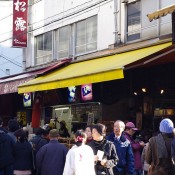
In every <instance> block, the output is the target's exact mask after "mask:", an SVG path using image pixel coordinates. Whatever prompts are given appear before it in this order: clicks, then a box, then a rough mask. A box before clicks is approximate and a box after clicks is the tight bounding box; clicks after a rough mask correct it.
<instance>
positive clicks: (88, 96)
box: [81, 84, 93, 101]
mask: <svg viewBox="0 0 175 175" xmlns="http://www.w3.org/2000/svg"><path fill="white" fill-rule="evenodd" d="M81 99H82V101H89V100H92V99H93V95H92V84H85V85H81Z"/></svg>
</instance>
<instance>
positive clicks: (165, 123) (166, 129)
mask: <svg viewBox="0 0 175 175" xmlns="http://www.w3.org/2000/svg"><path fill="white" fill-rule="evenodd" d="M173 129H174V124H173V122H172V121H171V120H170V119H168V118H165V119H163V120H162V121H161V122H160V126H159V130H160V132H163V133H173Z"/></svg>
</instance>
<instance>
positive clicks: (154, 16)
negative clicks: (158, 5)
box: [147, 5, 175, 21]
mask: <svg viewBox="0 0 175 175" xmlns="http://www.w3.org/2000/svg"><path fill="white" fill-rule="evenodd" d="M174 11H175V5H171V6H168V7H166V8H162V9H160V10H157V11H155V12H153V13H151V14H148V15H147V16H148V18H149V21H152V20H153V19H158V18H160V17H162V16H166V15H167V14H171V13H173V12H174Z"/></svg>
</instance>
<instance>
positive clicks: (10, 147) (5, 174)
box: [0, 130, 15, 175]
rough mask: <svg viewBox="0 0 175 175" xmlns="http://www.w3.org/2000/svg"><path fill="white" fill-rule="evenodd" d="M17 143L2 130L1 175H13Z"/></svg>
mask: <svg viewBox="0 0 175 175" xmlns="http://www.w3.org/2000/svg"><path fill="white" fill-rule="evenodd" d="M14 147H15V141H14V140H13V139H12V138H11V137H10V136H9V135H8V134H7V133H5V132H4V131H2V130H0V175H13V163H14Z"/></svg>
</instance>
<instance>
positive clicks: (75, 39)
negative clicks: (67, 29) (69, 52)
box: [74, 15, 98, 56]
mask: <svg viewBox="0 0 175 175" xmlns="http://www.w3.org/2000/svg"><path fill="white" fill-rule="evenodd" d="M91 18H96V21H95V22H96V41H95V42H93V43H96V48H95V49H92V50H90V51H87V45H88V44H90V43H87V21H88V20H90V19H91ZM83 21H85V31H84V33H85V44H82V45H79V47H81V46H83V45H85V51H84V52H81V53H77V24H78V23H80V22H83ZM74 36H75V38H74V56H81V55H84V54H89V53H92V52H95V51H97V43H98V42H97V41H98V16H97V15H94V16H91V17H89V18H86V19H83V20H81V21H78V22H76V23H75V35H74Z"/></svg>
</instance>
